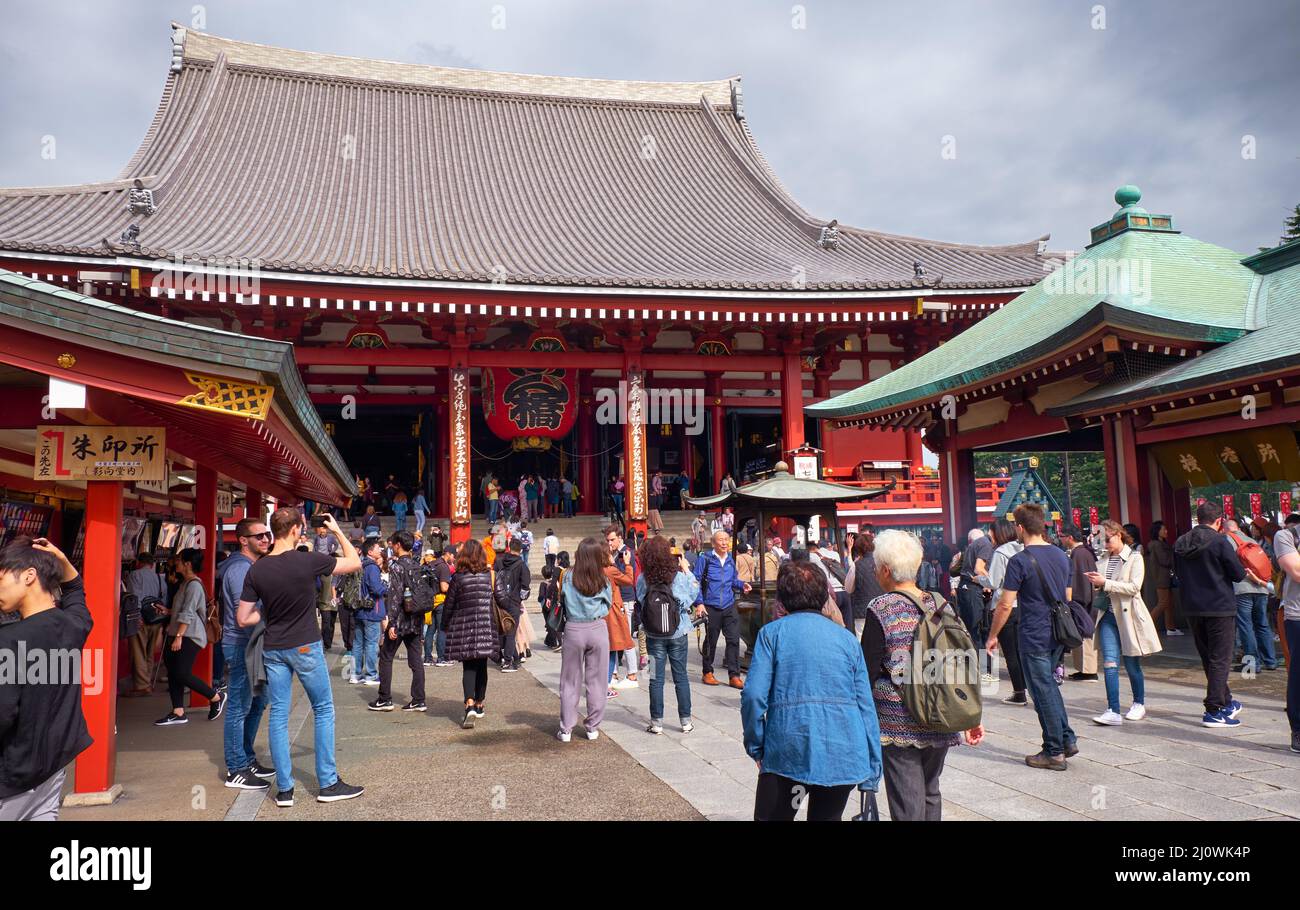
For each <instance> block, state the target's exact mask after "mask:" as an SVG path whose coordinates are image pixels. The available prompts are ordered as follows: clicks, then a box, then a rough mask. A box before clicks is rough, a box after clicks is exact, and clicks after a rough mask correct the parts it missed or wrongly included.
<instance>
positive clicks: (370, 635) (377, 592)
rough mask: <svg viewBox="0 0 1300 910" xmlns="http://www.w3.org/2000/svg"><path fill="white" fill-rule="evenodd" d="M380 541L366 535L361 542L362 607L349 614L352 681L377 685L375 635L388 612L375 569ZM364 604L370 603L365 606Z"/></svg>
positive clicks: (381, 580)
mask: <svg viewBox="0 0 1300 910" xmlns="http://www.w3.org/2000/svg"><path fill="white" fill-rule="evenodd" d="M381 548H382V544H380V542H379V538H378V537H370V538H367V539H366V542H365V543H363V544H362V545H361V550H362V553H363V554H364V558H363V559H362V560H361V602H362V604H363V608H362V609H360V610H357V611H356V614H355V615H354V616H353V627H352V644H353V648H352V676H351V678H350V679H349V682H351V683H352V685H354V686H355V685H361V684H364V685H367V686H377V685H379V636H380V635H381V634H382V630H381V629H380V623H382V622H383V621H384V617H385V616H387V615H388V609H387V606H386V604H385V599H386V598H387V596H388V585H386V584H384V576H383V573H381V572H380V571H379V551H380V549H381ZM365 604H370V606H369V607H365V606H364V605H365Z"/></svg>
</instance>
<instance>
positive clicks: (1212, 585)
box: [1174, 500, 1246, 728]
mask: <svg viewBox="0 0 1300 910" xmlns="http://www.w3.org/2000/svg"><path fill="white" fill-rule="evenodd" d="M1196 522H1197V524H1196V527H1194V528H1192V530H1190V531H1188V532H1187V533H1186V534H1184V535H1182V536H1181V537H1179V538H1178V541H1177V542H1176V543H1175V544H1174V574H1175V575H1177V576H1178V589H1179V591H1180V592H1181V593H1182V608H1183V614H1184V615H1185V616H1186V617H1187V621H1188V624H1189V625H1190V626H1191V628H1192V638H1193V640H1194V641H1195V642H1196V652H1197V653H1198V654H1199V655H1200V657H1201V667H1202V668H1203V669H1204V671H1205V714H1204V715H1202V717H1201V725H1202V726H1204V727H1228V728H1231V727H1239V726H1241V721H1240V720H1238V719H1237V715H1238V714H1240V713H1241V702H1239V701H1237V700H1236V699H1235V698H1233V697H1232V692H1231V690H1229V688H1228V673H1229V672H1230V668H1231V665H1232V649H1233V645H1234V644H1235V640H1236V635H1237V629H1236V624H1237V598H1236V595H1235V594H1234V593H1233V590H1232V586H1233V584H1235V583H1236V582H1239V581H1244V580H1245V578H1246V569H1245V567H1244V566H1242V564H1241V560H1240V559H1238V558H1237V553H1236V548H1235V547H1233V545H1232V542H1231V541H1229V540H1228V538H1227V537H1225V536H1224V535H1223V534H1221V533H1219V530H1220V528H1221V527H1222V525H1223V509H1222V508H1221V507H1220V506H1219V504H1218V503H1215V502H1210V501H1208V500H1207V501H1206V502H1203V503H1201V504H1200V505H1199V506H1197V507H1196Z"/></svg>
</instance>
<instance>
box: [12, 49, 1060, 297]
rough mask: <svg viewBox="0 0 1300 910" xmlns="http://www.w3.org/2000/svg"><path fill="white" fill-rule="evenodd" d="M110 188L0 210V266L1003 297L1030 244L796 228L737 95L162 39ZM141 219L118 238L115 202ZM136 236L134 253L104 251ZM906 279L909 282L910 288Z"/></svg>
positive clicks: (801, 221)
mask: <svg viewBox="0 0 1300 910" xmlns="http://www.w3.org/2000/svg"><path fill="white" fill-rule="evenodd" d="M174 41H175V42H176V44H177V47H176V51H175V56H174V59H173V66H172V72H171V74H170V75H169V77H168V80H167V84H166V87H165V89H164V92H163V97H162V100H161V102H160V104H159V109H158V112H157V115H156V116H155V117H154V120H153V122H152V124H151V125H150V127H149V129H148V131H147V133H146V135H145V138H144V140H143V142H142V143H141V146H140V148H139V150H138V151H137V152H136V154H135V155H134V156H133V157H132V159H131V161H130V162H129V163H128V165H127V167H126V168H125V170H124V171H123V172H122V174H121V175H120V179H118V180H115V181H112V182H106V183H98V184H88V185H82V186H74V187H53V188H36V189H9V190H5V189H0V250H17V251H37V252H45V253H55V254H70V255H79V256H92V257H98V256H117V255H130V256H132V257H143V258H162V259H174V258H176V257H178V256H179V257H184V258H185V259H187V260H188V259H191V258H198V259H201V260H206V261H211V262H228V263H229V262H234V261H238V260H254V261H256V262H258V263H259V264H260V266H261V267H262V268H263V269H267V270H270V271H277V272H301V273H310V274H328V275H339V276H350V275H351V276H364V277H374V278H391V279H412V280H430V279H432V280H446V281H476V282H482V281H494V280H495V281H497V282H507V283H510V284H515V285H556V286H574V287H597V288H598V287H610V288H614V287H621V288H645V289H654V288H674V289H714V290H728V291H764V290H770V291H778V290H779V291H791V290H810V291H862V290H883V289H911V288H915V289H918V290H920V289H926V288H929V287H932V286H933V284H934V282H935V280H936V279H940V278H941V284H939V288H940V289H951V288H990V289H993V288H1020V287H1027V286H1029V285H1032V284H1033V283H1035V282H1036V281H1038V280H1039V279H1040V278H1041V277H1042V276H1043V274H1044V263H1045V262H1048V261H1050V260H1051V259H1052V258H1053V257H1052V256H1051V254H1047V255H1043V254H1040V253H1039V247H1040V245H1041V244H1040V242H1039V241H1030V242H1028V243H1022V244H1015V245H1009V246H969V245H963V244H952V243H941V242H937V241H929V240H922V239H917V238H909V237H899V236H894V235H890V234H884V233H880V232H876V231H868V230H862V229H859V228H852V227H847V226H840V228H839V235H838V245H837V246H834V247H833V248H826V247H824V246H823V245H822V244H821V243H820V242H819V239H820V237H821V233H822V229H823V227H824V225H825V224H826V220H825V219H821V218H816V217H814V216H812V215H810V214H809V213H807V212H806V211H804V210H803V209H802V208H801V207H800V206H799V205H798V204H797V203H796V202H795V201H794V200H793V199H792V198H791V197H790V195H789V194H788V193H787V192H786V191H785V189H784V188H783V187H782V185H781V184H780V182H779V181H778V180H777V178H776V177H775V175H774V174H773V173H772V171H771V169H770V168H769V167H768V166H767V163H766V161H765V160H764V159H763V157H762V154H761V153H760V152H759V150H758V148H757V146H756V144H755V143H754V140H753V138H752V136H751V134H750V132H749V130H748V128H747V126H746V123H745V121H744V119H743V115H742V114H739V112H738V111H737V109H736V108H737V106H738V102H737V98H738V95H739V80H738V79H732V80H721V81H716V82H704V83H651V82H618V81H609V80H592V79H579V78H560V77H549V76H529V75H517V74H508V73H488V72H482V71H476V70H460V69H451V68H447V67H433V66H423V65H415V64H403V63H385V62H379V61H370V60H360V59H356V58H348V57H334V56H329V55H324V54H315V53H307V52H301V51H291V50H283V49H278V48H269V47H264V46H262V45H256V44H248V43H245V42H238V41H231V40H228V39H224V38H216V37H213V36H210V35H204V34H201V33H197V32H193V31H190V32H186V30H184V29H180V28H177V29H176V36H175V38H174ZM135 179H138V180H140V181H141V183H142V184H143V186H144V187H145V188H148V189H150V190H152V192H153V196H154V201H155V204H156V206H157V210H156V212H155V213H154V214H151V215H143V214H132V213H131V212H130V210H129V208H128V198H127V197H128V194H129V193H130V189H131V181H132V180H135ZM132 224H135V225H137V226H138V227H139V233H138V238H137V239H138V242H139V244H140V247H139V250H138V252H137V251H136V250H135V249H134V247H128V246H125V245H123V244H122V243H121V242H120V240H119V238H120V235H121V234H122V232H123V231H124V230H125V229H126V228H127V227H128V226H130V225H132ZM918 260H919V261H920V262H921V263H923V265H924V269H925V274H926V276H927V277H926V278H925V279H923V280H918V279H916V278H915V277H914V268H913V264H914V262H916V261H918Z"/></svg>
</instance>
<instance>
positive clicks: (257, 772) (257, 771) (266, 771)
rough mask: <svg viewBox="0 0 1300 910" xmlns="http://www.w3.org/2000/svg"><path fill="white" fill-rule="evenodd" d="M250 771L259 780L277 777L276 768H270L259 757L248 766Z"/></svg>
mask: <svg viewBox="0 0 1300 910" xmlns="http://www.w3.org/2000/svg"><path fill="white" fill-rule="evenodd" d="M248 773H249V774H251V775H253V776H254V777H256V778H258V779H259V780H270V779H271V778H273V777H275V769H274V768H268V767H267V766H266V765H264V764H262V763H261V762H259V761H258V760H257V759H253V763H252V764H251V765H249V766H248Z"/></svg>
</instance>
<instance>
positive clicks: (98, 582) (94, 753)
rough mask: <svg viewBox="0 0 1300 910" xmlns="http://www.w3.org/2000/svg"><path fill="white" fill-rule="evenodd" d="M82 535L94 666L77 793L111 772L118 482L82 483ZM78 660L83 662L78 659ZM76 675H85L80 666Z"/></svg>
mask: <svg viewBox="0 0 1300 910" xmlns="http://www.w3.org/2000/svg"><path fill="white" fill-rule="evenodd" d="M84 521H85V522H86V539H85V554H86V555H85V559H84V560H83V566H82V575H83V582H84V584H85V587H86V606H87V607H88V608H89V610H90V616H91V619H92V620H93V621H94V626H93V627H92V628H91V630H90V636H89V637H88V638H87V639H86V649H85V651H84V652H83V653H84V654H85V655H90V660H91V664H90V669H92V670H94V669H98V670H99V671H100V673H99V678H98V679H96V680H95V681H94V683H95V684H94V685H91V686H86V685H84V684H83V686H82V690H81V710H82V712H83V713H84V714H85V716H86V727H87V728H88V729H89V732H90V737H91V739H93V740H94V742H93V743H92V744H91V746H90V747H89V748H88V749H86V751H84V752H82V753H81V755H79V756H77V765H76V773H75V784H74V786H75V789H76V792H77V793H102V792H105V791H107V790H111V789H112V788H113V786H114V783H113V779H114V777H115V776H116V774H117V649H118V595H119V593H120V591H121V585H122V484H121V482H120V481H100V480H92V481H88V482H87V483H86V516H85V519H84ZM83 662H84V661H83ZM82 679H83V681H84V680H85V679H86V668H84V667H83V670H82Z"/></svg>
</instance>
